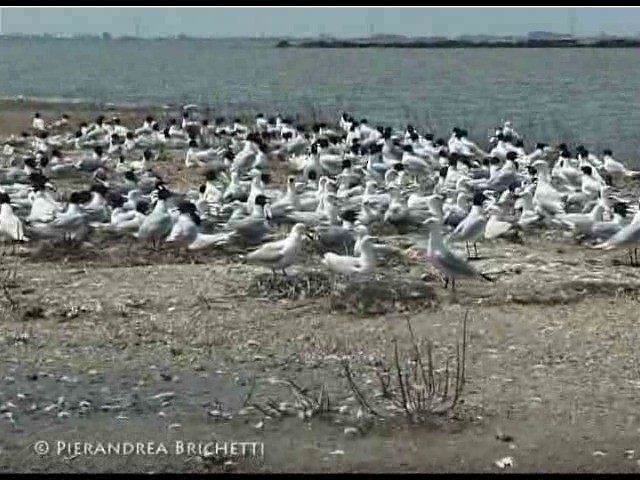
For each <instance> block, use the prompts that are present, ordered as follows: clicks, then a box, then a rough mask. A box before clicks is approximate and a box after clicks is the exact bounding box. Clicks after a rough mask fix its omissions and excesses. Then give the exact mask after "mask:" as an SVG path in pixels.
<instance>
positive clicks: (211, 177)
mask: <svg viewBox="0 0 640 480" xmlns="http://www.w3.org/2000/svg"><path fill="white" fill-rule="evenodd" d="M204 178H205V179H206V180H207V181H208V182H215V181H216V180H217V179H218V174H217V173H216V171H215V170H207V171H206V172H205V174H204Z"/></svg>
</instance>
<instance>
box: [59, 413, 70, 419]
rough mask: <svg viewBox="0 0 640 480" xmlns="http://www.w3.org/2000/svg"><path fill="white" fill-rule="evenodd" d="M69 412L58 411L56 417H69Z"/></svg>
mask: <svg viewBox="0 0 640 480" xmlns="http://www.w3.org/2000/svg"><path fill="white" fill-rule="evenodd" d="M69 415H70V414H69V412H58V418H69Z"/></svg>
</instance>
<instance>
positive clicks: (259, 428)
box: [253, 422, 264, 430]
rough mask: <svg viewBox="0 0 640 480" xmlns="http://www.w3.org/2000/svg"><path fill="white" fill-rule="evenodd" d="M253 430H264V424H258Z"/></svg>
mask: <svg viewBox="0 0 640 480" xmlns="http://www.w3.org/2000/svg"><path fill="white" fill-rule="evenodd" d="M253 428H255V429H256V430H262V428H264V422H258V423H256V424H255V425H254V426H253Z"/></svg>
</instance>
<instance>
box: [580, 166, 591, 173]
mask: <svg viewBox="0 0 640 480" xmlns="http://www.w3.org/2000/svg"><path fill="white" fill-rule="evenodd" d="M580 170H582V173H584V174H585V175H588V176H591V174H592V173H593V171H592V170H591V167H590V166H589V165H584V166H582V167H580Z"/></svg>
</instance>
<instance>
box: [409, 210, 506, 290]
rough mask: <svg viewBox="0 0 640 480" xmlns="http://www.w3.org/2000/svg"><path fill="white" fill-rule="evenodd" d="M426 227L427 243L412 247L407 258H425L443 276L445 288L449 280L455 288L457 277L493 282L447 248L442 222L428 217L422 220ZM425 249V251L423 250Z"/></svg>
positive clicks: (453, 288)
mask: <svg viewBox="0 0 640 480" xmlns="http://www.w3.org/2000/svg"><path fill="white" fill-rule="evenodd" d="M423 225H424V226H425V227H426V228H427V232H428V237H429V240H428V243H427V247H426V249H425V248H424V246H419V247H417V248H416V247H415V246H414V247H412V248H411V249H410V252H409V258H411V259H414V260H427V261H428V262H429V263H431V264H432V265H433V266H434V267H436V269H438V270H439V271H440V272H441V273H442V274H443V275H444V277H445V288H447V286H448V285H449V280H451V288H452V290H455V288H456V279H459V278H481V279H483V280H486V281H488V282H495V280H494V279H492V278H491V277H489V276H487V275H486V274H484V273H480V272H478V271H477V270H476V269H475V268H474V267H473V266H472V265H471V264H470V263H469V262H468V261H465V260H463V259H462V258H460V257H458V256H457V255H456V254H454V253H453V252H452V251H451V250H449V249H448V248H447V246H446V245H445V244H444V242H443V239H442V231H441V230H442V224H441V223H440V222H439V221H438V220H436V219H435V218H428V219H427V220H425V221H424V222H423ZM425 250H426V251H425Z"/></svg>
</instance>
